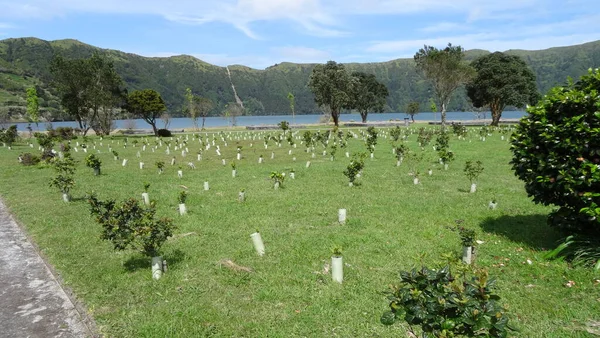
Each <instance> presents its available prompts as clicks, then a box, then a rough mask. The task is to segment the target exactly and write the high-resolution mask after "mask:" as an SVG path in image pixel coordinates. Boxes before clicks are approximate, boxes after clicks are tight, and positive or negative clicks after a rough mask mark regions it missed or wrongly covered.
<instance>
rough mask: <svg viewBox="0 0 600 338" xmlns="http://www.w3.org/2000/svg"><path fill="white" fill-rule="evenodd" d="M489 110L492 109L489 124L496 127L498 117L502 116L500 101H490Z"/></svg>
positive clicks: (498, 120)
mask: <svg viewBox="0 0 600 338" xmlns="http://www.w3.org/2000/svg"><path fill="white" fill-rule="evenodd" d="M490 110H491V111H492V124H490V125H491V126H494V127H497V126H498V123H499V122H500V117H501V116H502V107H501V106H500V102H492V104H491V105H490Z"/></svg>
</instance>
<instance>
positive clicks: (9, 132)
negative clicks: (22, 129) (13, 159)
mask: <svg viewBox="0 0 600 338" xmlns="http://www.w3.org/2000/svg"><path fill="white" fill-rule="evenodd" d="M18 138H19V133H18V132H17V126H16V125H12V126H10V127H8V129H4V128H0V142H4V143H6V144H7V145H8V146H9V147H10V146H12V144H13V143H15V142H16V141H17V139H18Z"/></svg>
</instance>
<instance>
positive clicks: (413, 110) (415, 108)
mask: <svg viewBox="0 0 600 338" xmlns="http://www.w3.org/2000/svg"><path fill="white" fill-rule="evenodd" d="M419 110H421V105H420V104H419V102H417V101H412V102H410V103H409V104H407V105H406V114H407V115H410V118H411V119H412V121H413V122H415V115H417V114H418V113H419Z"/></svg>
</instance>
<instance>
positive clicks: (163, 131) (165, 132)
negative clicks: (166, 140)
mask: <svg viewBox="0 0 600 338" xmlns="http://www.w3.org/2000/svg"><path fill="white" fill-rule="evenodd" d="M156 134H157V135H158V136H159V137H171V136H173V134H172V133H171V131H170V130H168V129H159V130H157V131H156Z"/></svg>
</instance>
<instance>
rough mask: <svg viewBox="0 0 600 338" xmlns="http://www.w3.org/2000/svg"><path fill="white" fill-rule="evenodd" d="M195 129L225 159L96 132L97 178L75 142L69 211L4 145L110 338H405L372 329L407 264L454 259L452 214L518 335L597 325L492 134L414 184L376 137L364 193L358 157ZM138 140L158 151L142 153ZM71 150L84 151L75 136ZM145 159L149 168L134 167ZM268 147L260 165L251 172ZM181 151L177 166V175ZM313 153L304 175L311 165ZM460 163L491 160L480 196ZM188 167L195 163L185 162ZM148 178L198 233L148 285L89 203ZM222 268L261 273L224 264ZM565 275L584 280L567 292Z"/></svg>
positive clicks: (360, 145) (580, 333)
mask: <svg viewBox="0 0 600 338" xmlns="http://www.w3.org/2000/svg"><path fill="white" fill-rule="evenodd" d="M379 130H380V134H381V132H386V133H387V132H388V131H389V130H388V129H384V128H382V129H379ZM354 131H355V132H356V133H357V134H359V131H358V130H357V129H354ZM412 131H416V128H413V129H412ZM270 133H271V134H273V135H275V134H276V133H278V132H270ZM301 133H302V131H300V133H299V134H298V136H299V135H300V134H301ZM200 135H203V136H204V135H208V136H209V138H210V139H212V137H213V135H215V136H216V144H217V145H220V147H221V152H222V153H223V158H225V159H226V160H227V165H226V166H223V165H222V164H221V158H220V157H219V156H218V155H217V154H216V152H215V150H214V149H215V147H211V149H210V150H208V151H205V152H204V155H203V159H202V161H200V162H198V161H196V152H197V151H198V150H199V149H200V145H199V143H198V141H197V140H195V139H194V137H193V135H192V134H190V135H188V136H177V137H182V138H186V137H189V140H188V148H189V150H190V153H189V155H188V156H186V157H185V159H183V158H182V157H181V151H180V150H178V151H173V145H174V142H172V143H171V150H172V152H171V155H166V154H165V145H164V144H163V147H162V148H159V149H158V150H157V151H156V152H155V153H152V152H151V151H150V146H154V145H155V139H154V138H153V137H151V138H143V137H140V138H138V140H139V141H140V144H138V146H137V147H135V148H134V147H133V146H132V142H131V140H132V138H130V139H129V140H130V142H129V146H128V147H127V148H123V141H124V138H122V137H115V138H114V139H109V138H105V139H104V140H102V141H101V140H99V139H97V138H93V139H91V141H90V143H94V142H95V143H96V146H97V149H99V150H100V151H101V153H100V154H99V155H98V156H99V157H100V159H101V160H102V161H103V166H102V175H101V176H98V177H95V176H93V172H92V169H89V168H87V167H85V165H84V161H83V159H84V157H85V155H86V154H84V153H83V152H82V151H81V148H80V150H79V152H73V156H74V157H75V158H76V159H77V160H79V163H78V171H77V173H76V187H75V189H74V192H73V196H74V197H75V201H73V202H71V203H69V204H66V203H64V202H62V200H61V196H60V193H59V192H58V191H57V190H55V189H53V188H50V187H49V186H48V181H49V180H50V178H51V177H53V175H54V171H53V170H52V169H51V168H49V167H42V166H40V167H39V168H38V167H24V166H21V165H19V164H18V163H17V156H18V154H19V153H21V152H27V151H35V152H36V153H37V144H36V145H35V149H30V148H29V147H28V146H26V144H25V142H21V144H19V145H16V146H15V147H14V149H13V150H11V151H9V150H8V149H7V148H0V195H1V196H2V198H3V199H4V200H5V202H6V203H7V204H8V206H9V208H10V210H11V211H12V212H13V213H14V215H15V217H16V218H17V219H18V220H19V221H20V222H21V223H22V224H23V225H24V227H25V228H26V229H27V231H28V233H29V234H30V235H31V237H32V238H33V239H34V241H35V242H36V243H37V244H38V245H39V247H40V248H41V250H42V252H43V254H44V255H45V256H46V257H47V258H48V259H49V261H50V262H51V263H52V264H53V265H54V266H55V267H56V269H57V270H58V271H59V272H60V274H61V277H62V279H63V280H64V282H65V284H66V285H67V286H68V287H69V288H71V289H72V290H73V291H74V292H75V294H76V295H77V297H78V298H79V299H80V300H81V301H83V303H84V304H85V305H86V306H87V309H88V311H89V313H90V314H91V315H92V316H93V317H94V318H95V320H96V322H97V324H98V327H99V330H100V331H101V333H103V334H105V335H106V336H110V337H167V336H168V337H200V336H218V337H221V336H223V337H267V336H268V337H290V336H300V337H330V336H339V337H403V336H406V333H405V332H406V327H402V326H401V325H395V326H392V327H388V326H383V325H382V324H380V322H379V317H380V316H381V314H382V313H383V312H384V311H386V310H387V300H386V297H385V295H384V294H383V291H385V290H387V289H388V288H389V285H390V284H395V283H397V282H398V272H399V270H401V269H410V268H411V267H413V266H418V265H420V264H421V263H424V264H427V265H434V264H437V263H439V262H441V259H440V255H442V254H444V253H448V252H452V253H456V255H459V254H460V252H461V248H460V241H459V238H458V235H457V234H456V233H455V232H452V231H450V230H448V229H447V226H451V225H453V224H454V222H455V220H457V219H462V220H464V224H465V225H466V226H468V227H472V228H474V229H476V231H477V236H478V239H479V240H482V241H484V243H483V244H481V245H480V246H479V247H478V249H477V252H478V254H477V260H476V264H477V265H478V266H479V267H486V268H488V269H489V271H490V274H491V275H493V276H496V277H497V278H498V280H499V281H498V286H499V287H498V289H497V293H498V294H499V295H500V296H501V297H502V303H503V304H505V305H507V307H508V312H509V314H510V316H511V320H512V321H513V324H515V325H516V326H517V327H519V328H520V329H521V333H519V334H518V335H519V336H522V337H591V335H590V334H588V333H586V331H585V328H584V326H585V324H586V323H588V322H590V321H593V320H595V321H598V320H600V315H599V314H600V285H595V284H594V280H596V279H598V278H600V276H599V274H598V273H597V272H593V271H591V270H588V269H584V268H574V267H571V266H569V264H567V263H566V262H560V261H550V262H549V261H545V260H544V259H543V258H542V256H543V254H544V252H545V251H546V250H547V249H548V248H552V247H553V246H555V245H556V241H557V240H558V239H559V238H560V236H559V235H558V234H557V233H555V232H554V231H553V230H552V229H551V228H549V227H548V226H547V225H546V223H545V216H546V214H547V213H548V212H549V210H550V209H549V208H546V207H542V206H538V205H535V204H533V203H532V202H531V200H530V199H529V198H528V197H527V195H526V193H525V191H524V189H523V183H522V182H520V181H518V180H517V179H516V178H515V176H514V175H513V173H512V171H511V169H510V166H509V164H508V162H509V160H510V158H511V153H510V150H509V143H508V142H507V141H502V140H501V139H500V137H501V136H500V134H498V133H494V134H493V135H492V136H489V137H487V140H486V141H485V142H482V141H480V139H479V133H478V129H471V131H470V133H469V136H468V137H467V139H466V140H457V138H456V137H454V136H452V138H451V143H450V144H451V149H452V150H453V151H454V152H455V154H456V156H455V157H456V160H455V161H454V162H452V163H451V164H450V167H449V169H448V170H447V171H444V170H443V168H441V166H440V165H439V164H438V163H437V154H436V153H435V152H434V151H433V150H432V145H433V143H434V141H432V143H431V144H430V145H429V146H427V147H426V149H425V160H424V161H423V162H422V163H421V165H420V172H421V173H426V171H427V169H428V168H429V167H431V168H432V169H433V175H432V176H428V175H427V174H424V175H423V174H422V175H421V184H419V185H414V184H413V177H412V176H410V175H409V169H408V167H409V166H408V163H406V161H405V163H403V164H402V165H401V166H400V167H396V166H395V162H396V161H395V157H394V155H393V154H392V146H391V143H390V140H389V139H385V138H383V135H380V137H379V143H378V145H377V148H376V151H375V158H374V159H373V160H371V159H369V158H367V159H366V160H365V163H366V165H365V169H364V174H363V176H362V177H361V178H360V182H361V183H362V184H361V185H360V186H357V187H348V183H347V179H346V177H345V176H344V175H343V174H342V171H343V170H344V169H345V167H346V166H347V165H348V164H349V162H350V159H348V158H346V157H345V156H344V150H342V149H340V150H338V153H337V158H336V160H335V161H333V162H332V161H330V160H329V156H323V155H322V151H323V149H322V147H321V146H320V145H318V146H316V153H317V157H316V158H315V159H311V158H310V154H307V153H306V152H304V146H303V145H300V140H296V142H297V143H298V147H297V149H293V155H288V150H289V149H290V146H289V145H288V144H287V143H285V142H284V144H283V145H282V147H280V148H279V147H277V146H276V145H275V144H274V143H273V141H271V142H269V149H267V150H265V149H264V146H263V137H264V135H265V133H264V132H263V133H259V132H256V133H251V132H234V133H231V134H228V133H227V132H226V138H227V142H228V146H224V144H223V141H222V140H221V137H220V136H219V134H217V133H213V132H208V133H204V132H203V133H200ZM252 135H256V140H254V141H252V140H251V138H252ZM359 135H360V134H359ZM238 137H239V138H240V139H239V140H237V138H238ZM244 137H245V138H246V140H244ZM142 140H147V141H148V142H149V143H150V146H148V149H147V151H145V152H143V151H141V141H142ZM76 141H79V142H83V141H82V139H81V137H80V138H79V139H78V140H76ZM76 141H73V143H72V144H73V145H75V142H76ZM251 142H252V143H253V146H252V147H251V146H250V143H251ZM90 143H88V144H90ZM100 143H102V146H101V145H100ZM109 145H111V146H112V147H113V148H114V149H115V150H116V151H118V152H119V155H120V157H121V159H122V158H127V159H128V160H129V163H128V165H127V166H126V167H122V166H121V160H119V161H114V160H113V156H112V154H110V153H109V152H108V146H109ZM237 145H241V146H243V149H242V154H243V156H244V158H243V159H242V160H240V161H236V162H237V166H238V168H237V169H238V170H237V171H238V177H237V178H232V177H231V167H230V166H229V163H230V162H231V160H233V159H235V156H236V146H237ZM407 145H408V146H409V147H410V149H411V150H415V151H418V152H421V150H419V147H418V146H417V144H416V134H411V135H410V136H409V139H408V141H407ZM90 148H91V144H90ZM365 149H366V148H365V146H364V142H363V141H362V140H361V139H351V140H349V151H350V152H351V153H356V152H363V151H366V150H365ZM90 151H93V150H90ZM138 151H141V156H142V161H144V162H145V163H146V169H144V170H140V169H139V167H138V162H139V159H137V158H136V153H137V152H138ZM271 151H274V152H275V159H273V160H271ZM261 154H262V155H263V156H264V158H265V163H263V164H258V157H259V155H261ZM173 156H176V158H177V162H178V163H177V164H176V165H175V166H170V161H171V158H172V157H173ZM293 156H296V157H297V161H296V162H293V161H292V157H293ZM158 160H162V161H165V162H166V163H167V167H166V170H165V173H164V174H163V175H158V174H157V170H156V168H155V165H154V163H155V162H156V161H158ZM307 160H311V162H312V165H311V166H310V168H305V164H306V161H307ZM467 160H481V161H482V162H483V164H484V166H485V170H484V172H483V174H482V175H481V177H480V178H479V180H478V191H477V192H476V193H474V194H470V193H469V192H468V190H469V186H470V182H469V181H468V180H467V179H466V177H465V176H464V174H463V167H464V163H465V161H467ZM187 162H194V163H195V164H196V166H197V169H196V170H191V169H189V168H187V166H185V163H187ZM179 164H181V165H184V168H183V170H184V176H183V178H182V179H178V178H177V173H176V171H177V169H178V168H177V166H178V165H179ZM291 168H294V169H295V170H296V179H295V180H291V179H289V177H287V178H286V180H285V183H284V189H279V190H273V189H272V182H271V181H270V180H269V178H268V177H269V173H270V172H271V171H273V170H277V171H283V170H285V171H286V172H288V171H289V169H291ZM204 181H209V182H210V190H209V191H203V183H204ZM144 182H150V183H151V184H152V185H151V187H150V189H149V192H150V197H151V198H152V199H155V200H156V201H157V205H158V215H160V216H169V217H172V218H174V220H175V222H176V224H177V225H178V226H179V229H178V230H177V233H178V234H183V233H189V232H195V233H196V234H197V235H191V236H186V237H177V238H174V239H171V240H169V241H168V242H167V243H166V244H165V245H164V247H163V252H164V257H165V258H166V259H167V260H168V262H169V271H168V272H167V273H166V274H164V275H163V278H162V279H160V280H159V281H154V280H152V277H151V271H150V263H149V260H148V259H146V258H145V257H144V256H142V255H140V254H137V253H135V252H115V251H113V249H112V246H111V244H110V243H108V242H103V241H102V240H100V232H101V228H100V226H99V225H98V224H96V223H95V222H94V220H93V219H92V217H91V216H90V214H89V207H88V205H87V203H86V202H85V200H84V199H83V197H84V196H85V194H86V192H89V191H95V192H97V194H98V197H99V198H100V199H107V198H116V199H118V200H123V199H125V198H128V197H135V198H141V196H140V195H141V193H142V192H143V183H144ZM182 185H183V186H185V187H187V191H188V196H189V197H188V201H187V207H188V211H189V214H188V215H186V216H183V217H180V216H178V213H177V204H178V203H177V194H178V193H179V191H181V190H182V189H183V188H182ZM240 189H246V196H247V201H246V202H245V203H238V201H237V196H238V192H239V190H240ZM492 198H496V199H497V200H498V209H497V210H490V209H488V207H487V206H488V202H489V201H490V200H491V199H492ZM339 208H346V209H347V210H348V223H347V224H346V225H343V226H342V225H339V224H337V211H338V209H339ZM256 230H260V232H261V234H262V237H263V240H264V241H265V246H266V254H265V256H263V257H259V256H258V255H257V254H256V253H255V251H254V249H253V247H252V242H251V239H250V234H251V233H252V232H254V231H256ZM334 245H339V246H341V247H342V248H343V253H344V262H345V263H347V266H346V267H345V271H344V274H345V276H344V278H345V280H344V283H343V284H341V285H340V284H337V283H334V282H332V281H331V276H330V275H324V274H322V273H321V271H322V270H323V266H324V264H325V263H329V262H330V257H331V248H332V246H334ZM223 259H231V260H232V261H234V262H235V263H237V264H239V265H242V266H247V267H250V268H252V269H253V272H251V273H247V272H235V271H232V270H230V269H227V268H225V267H222V266H220V265H219V261H221V260H223ZM527 260H530V261H531V262H532V264H528V263H527ZM568 281H574V282H575V285H574V286H573V287H571V288H569V287H566V286H565V284H566V283H567V282H568Z"/></svg>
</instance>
